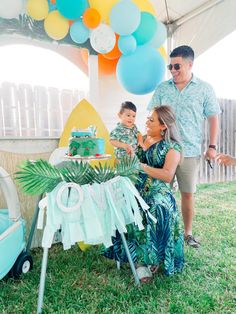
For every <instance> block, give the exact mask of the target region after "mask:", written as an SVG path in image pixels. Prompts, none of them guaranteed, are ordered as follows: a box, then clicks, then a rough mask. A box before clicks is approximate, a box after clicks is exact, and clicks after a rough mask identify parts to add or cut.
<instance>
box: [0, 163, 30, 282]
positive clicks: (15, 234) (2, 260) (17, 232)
mask: <svg viewBox="0 0 236 314" xmlns="http://www.w3.org/2000/svg"><path fill="white" fill-rule="evenodd" d="M0 187H1V190H2V192H3V195H4V197H5V200H6V203H7V207H8V209H0V279H2V278H3V277H5V276H6V275H7V274H10V275H11V276H13V277H14V278H19V276H20V275H21V274H22V273H27V272H28V271H29V270H30V269H31V268H32V267H33V260H32V257H31V256H30V255H29V254H28V252H27V250H26V242H25V222H24V220H23V219H22V217H21V213H20V203H19V199H18V195H17V191H16V187H15V185H14V183H13V181H12V179H11V177H10V175H9V174H8V173H7V172H6V171H5V170H4V169H3V168H1V167H0Z"/></svg>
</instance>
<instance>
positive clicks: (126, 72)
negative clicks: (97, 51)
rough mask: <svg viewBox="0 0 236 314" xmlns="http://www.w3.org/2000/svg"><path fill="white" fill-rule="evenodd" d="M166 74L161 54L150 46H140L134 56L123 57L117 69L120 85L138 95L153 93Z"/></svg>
mask: <svg viewBox="0 0 236 314" xmlns="http://www.w3.org/2000/svg"><path fill="white" fill-rule="evenodd" d="M164 73H165V62H164V60H163V58H162V56H161V54H160V53H159V52H158V51H157V50H156V49H154V48H153V47H151V46H149V45H144V46H138V47H137V49H136V51H135V52H134V53H133V54H132V55H129V56H121V57H120V59H119V61H118V63H117V67H116V76H117V79H118V81H119V82H120V84H121V85H122V86H123V87H124V88H125V89H126V90H127V91H128V92H130V93H132V94H136V95H144V94H148V93H150V92H152V91H153V90H154V89H155V87H156V86H157V85H158V84H159V83H160V82H161V81H162V79H163V77H164Z"/></svg>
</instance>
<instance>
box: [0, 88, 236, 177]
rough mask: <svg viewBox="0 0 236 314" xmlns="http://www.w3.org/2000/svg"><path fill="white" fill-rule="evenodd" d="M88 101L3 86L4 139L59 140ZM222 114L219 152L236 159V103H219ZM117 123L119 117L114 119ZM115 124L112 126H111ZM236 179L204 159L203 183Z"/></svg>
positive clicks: (0, 125) (74, 94)
mask: <svg viewBox="0 0 236 314" xmlns="http://www.w3.org/2000/svg"><path fill="white" fill-rule="evenodd" d="M83 97H85V95H84V93H83V92H80V91H78V90H76V91H71V90H58V89H56V88H50V87H49V88H46V87H42V86H35V87H32V86H30V85H24V84H21V85H19V86H16V85H15V84H12V83H2V85H1V86H0V138H1V137H2V138H5V137H30V138H32V139H33V138H34V137H59V136H60V134H61V131H62V130H63V127H64V124H65V122H66V120H67V118H68V116H69V114H70V112H71V110H72V109H73V107H74V106H75V105H76V104H77V103H78V102H79V101H80V100H81V99H82V98H83ZM219 102H220V106H221V109H222V114H221V117H220V121H221V122H220V123H221V126H220V134H219V141H218V151H219V152H222V153H226V154H230V155H233V156H236V138H235V136H236V135H235V132H236V123H235V121H236V100H225V99H219ZM114 119H116V116H115V115H114ZM111 124H112V123H111ZM203 134H204V140H203V144H202V151H203V152H204V151H205V150H206V149H207V146H208V144H209V142H208V141H207V139H208V138H209V137H208V125H207V121H205V123H204V125H203ZM235 179H236V172H235V168H234V167H224V166H219V165H217V164H214V168H213V169H211V168H210V167H209V166H208V164H207V162H206V161H205V159H204V158H203V157H202V158H201V166H200V175H199V182H201V183H205V182H220V181H231V180H235Z"/></svg>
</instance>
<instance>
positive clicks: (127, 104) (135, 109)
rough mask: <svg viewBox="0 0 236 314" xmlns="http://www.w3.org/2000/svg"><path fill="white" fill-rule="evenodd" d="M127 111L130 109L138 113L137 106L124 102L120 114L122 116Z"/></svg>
mask: <svg viewBox="0 0 236 314" xmlns="http://www.w3.org/2000/svg"><path fill="white" fill-rule="evenodd" d="M125 109H129V110H132V111H134V112H136V111H137V108H136V106H135V105H134V104H133V103H132V102H131V101H125V102H123V103H122V104H121V108H120V111H119V113H120V114H122V113H123V112H124V111H125Z"/></svg>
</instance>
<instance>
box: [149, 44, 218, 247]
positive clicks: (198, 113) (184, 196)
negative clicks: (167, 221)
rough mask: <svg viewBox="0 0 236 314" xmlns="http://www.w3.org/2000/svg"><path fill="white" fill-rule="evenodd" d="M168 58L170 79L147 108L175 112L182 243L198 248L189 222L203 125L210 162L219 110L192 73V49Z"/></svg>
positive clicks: (205, 85) (206, 86) (183, 48)
mask: <svg viewBox="0 0 236 314" xmlns="http://www.w3.org/2000/svg"><path fill="white" fill-rule="evenodd" d="M170 59H171V61H170V64H169V65H168V69H169V70H170V72H171V75H172V79H170V80H168V81H165V82H163V83H161V84H160V85H159V86H158V87H157V88H156V90H155V92H154V95H153V97H152V99H151V102H150V104H149V106H148V109H149V110H150V109H151V108H153V107H154V106H161V105H170V106H171V107H172V108H173V110H174V111H175V114H176V119H177V124H178V126H179V130H180V134H181V137H182V144H183V154H184V161H183V162H182V163H181V165H180V166H178V168H177V170H176V177H177V181H178V185H179V189H180V192H181V210H182V216H183V222H184V236H185V242H186V244H187V245H190V246H191V247H194V248H199V247H200V243H199V242H198V241H197V240H196V239H195V238H194V237H193V234H192V222H193V216H194V193H195V192H196V183H197V178H198V172H199V164H200V155H201V143H202V123H203V120H204V119H205V118H207V120H208V123H209V139H208V149H207V151H206V153H205V157H206V158H207V159H209V160H212V159H214V158H215V156H216V143H217V134H218V123H219V122H218V115H219V114H220V107H219V104H218V101H217V99H216V96H215V93H214V91H213V88H212V87H211V86H210V85H209V84H208V83H206V82H204V81H202V80H200V79H199V78H197V77H196V76H194V75H193V74H192V67H193V61H194V51H193V49H192V48H191V47H189V46H180V47H177V48H175V49H174V50H173V51H172V52H171V54H170Z"/></svg>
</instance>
